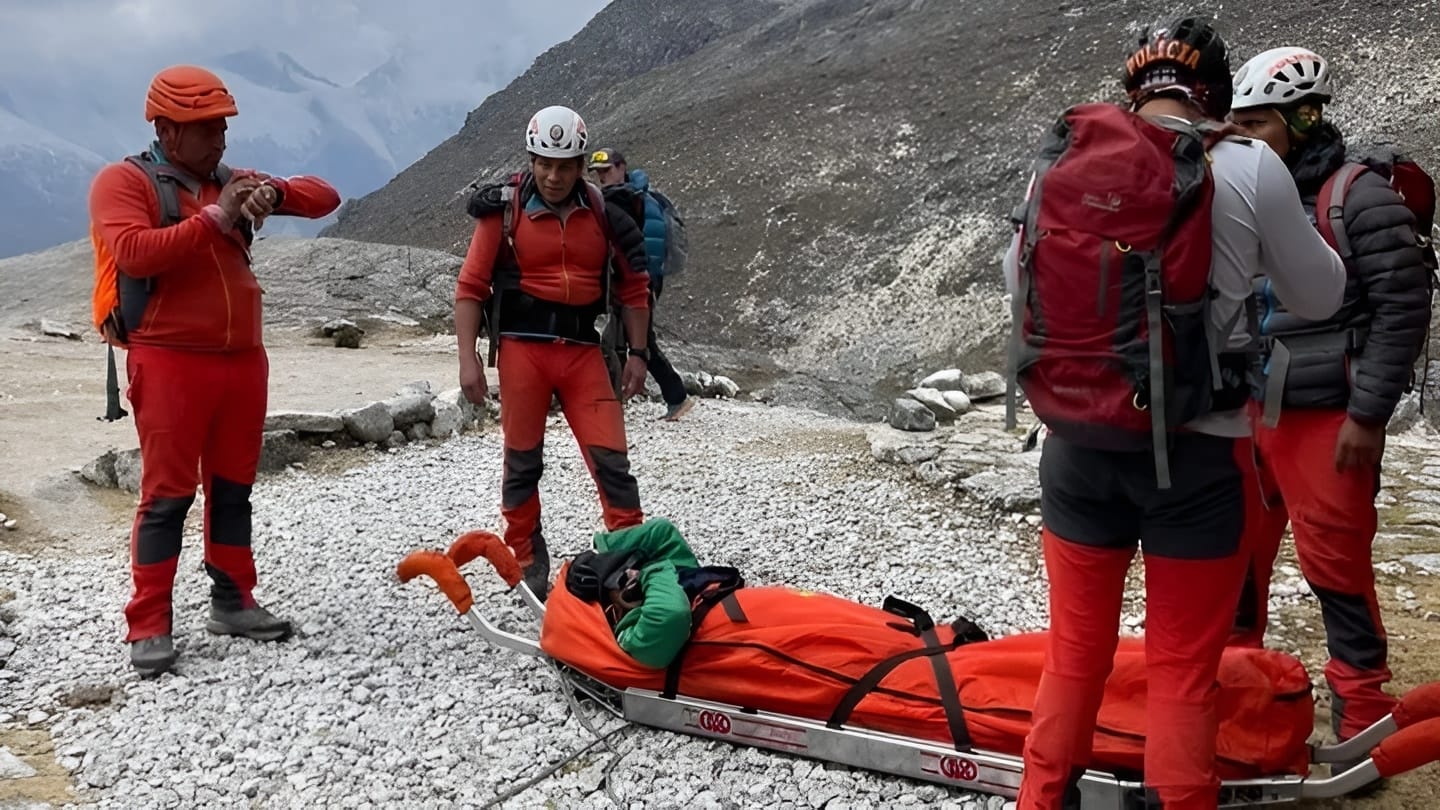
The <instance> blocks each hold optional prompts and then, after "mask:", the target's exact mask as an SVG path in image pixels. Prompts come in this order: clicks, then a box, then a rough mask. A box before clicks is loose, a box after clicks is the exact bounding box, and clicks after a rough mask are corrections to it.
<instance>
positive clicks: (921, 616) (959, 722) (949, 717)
mask: <svg viewBox="0 0 1440 810" xmlns="http://www.w3.org/2000/svg"><path fill="white" fill-rule="evenodd" d="M885 610H886V612H889V613H894V614H895V615H897V616H901V617H903V618H906V619H909V620H910V621H911V623H912V624H914V626H915V630H916V632H917V633H918V634H919V636H920V640H921V641H922V642H924V644H925V646H924V647H920V648H919V649H914V650H906V651H905V652H903V653H897V654H895V655H892V656H890V657H889V658H886V659H885V660H883V661H881V662H879V663H878V664H876V665H875V666H873V667H871V668H870V671H869V672H867V673H865V676H864V677H862V678H861V679H860V680H859V681H858V682H856V684H855V685H854V686H852V687H850V690H849V691H848V692H846V693H845V697H844V698H842V699H841V700H840V703H839V704H838V705H837V706H836V707H835V711H833V712H831V714H830V719H829V720H827V721H826V723H825V725H826V726H828V727H829V728H836V729H838V728H840V727H841V726H843V725H845V722H846V721H848V720H849V719H850V715H851V714H852V713H853V712H854V711H855V708H856V707H857V706H859V705H860V701H862V700H864V699H865V698H866V697H867V696H868V695H869V694H870V693H871V692H874V691H875V688H876V687H878V686H879V685H880V682H881V681H882V680H884V679H885V678H886V676H888V675H889V674H890V673H891V672H893V671H894V670H895V669H896V668H897V667H899V666H900V665H901V664H903V663H905V662H906V661H910V660H912V659H915V658H920V657H922V656H924V657H926V658H929V659H930V667H931V669H932V670H933V671H934V673H935V686H936V688H937V689H938V690H939V693H940V705H941V706H942V707H943V708H944V709H945V721H946V723H947V724H948V725H949V727H950V739H951V740H952V741H953V742H954V743H955V750H956V751H967V750H969V749H970V745H971V740H970V732H969V730H968V729H966V727H965V712H964V709H963V708H962V707H961V706H960V692H959V690H958V689H956V687H955V674H954V673H953V672H951V671H950V661H949V659H947V658H946V657H945V654H946V653H948V652H950V651H951V650H953V649H955V648H956V647H959V646H961V645H962V644H966V643H968V642H970V641H975V640H978V639H977V638H976V636H975V634H977V633H978V635H979V636H980V638H983V637H984V633H983V632H981V631H980V630H979V628H978V627H975V625H974V624H972V623H970V622H969V621H964V624H960V623H957V630H960V631H961V632H957V633H956V636H955V640H954V641H951V642H950V643H948V644H942V643H940V634H939V633H937V632H936V631H935V620H934V619H931V618H930V614H928V613H926V612H925V611H924V610H923V609H921V608H920V607H919V606H917V605H914V604H911V603H909V602H906V601H905V600H903V599H897V598H896V597H893V596H890V597H886V599H885ZM972 631H973V632H972Z"/></svg>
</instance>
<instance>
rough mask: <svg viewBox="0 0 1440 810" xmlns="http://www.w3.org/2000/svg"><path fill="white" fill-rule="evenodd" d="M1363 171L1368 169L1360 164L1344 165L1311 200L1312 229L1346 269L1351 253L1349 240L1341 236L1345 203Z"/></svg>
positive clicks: (1343, 232) (1327, 179) (1352, 251)
mask: <svg viewBox="0 0 1440 810" xmlns="http://www.w3.org/2000/svg"><path fill="white" fill-rule="evenodd" d="M1366 171H1369V169H1367V168H1366V167H1365V164H1363V163H1346V164H1345V165H1343V166H1341V167H1340V168H1339V169H1337V170H1336V171H1335V173H1334V174H1331V175H1330V176H1329V177H1328V178H1326V180H1325V183H1324V184H1323V185H1321V186H1320V195H1319V196H1318V197H1317V198H1316V200H1315V227H1316V228H1318V229H1319V230H1320V236H1322V237H1324V239H1325V241H1326V242H1327V243H1328V244H1329V245H1330V246H1331V247H1333V248H1335V252H1336V253H1338V254H1340V259H1341V260H1342V261H1344V262H1345V266H1346V267H1349V266H1350V261H1351V259H1352V258H1353V257H1354V255H1355V252H1354V250H1353V249H1352V248H1351V247H1350V237H1349V236H1347V235H1346V234H1345V199H1346V198H1347V197H1348V196H1349V195H1350V187H1351V186H1353V185H1354V184H1355V181H1356V179H1358V178H1359V177H1360V175H1361V174H1362V173H1364V172H1366Z"/></svg>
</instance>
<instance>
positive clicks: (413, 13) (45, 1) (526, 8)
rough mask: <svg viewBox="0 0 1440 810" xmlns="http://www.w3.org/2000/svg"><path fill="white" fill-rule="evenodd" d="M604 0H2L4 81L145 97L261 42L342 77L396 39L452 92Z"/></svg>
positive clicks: (570, 26)
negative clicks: (165, 72) (166, 72)
mask: <svg viewBox="0 0 1440 810" xmlns="http://www.w3.org/2000/svg"><path fill="white" fill-rule="evenodd" d="M606 2H607V0H546V2H541V3H537V2H534V1H533V0H243V1H242V2H235V1H234V0H229V1H228V2H227V1H226V0H0V82H3V83H0V92H3V91H4V90H6V89H12V90H13V89H17V88H24V87H26V86H34V85H37V84H39V85H44V86H46V87H57V88H60V89H61V90H62V91H63V88H65V87H67V86H77V87H83V86H85V85H87V84H89V83H91V82H98V83H103V84H105V85H107V86H125V85H130V86H133V88H134V89H133V91H132V92H134V93H135V94H136V97H137V98H143V93H144V86H145V83H146V82H147V81H148V79H149V77H150V76H151V75H152V74H153V73H154V72H155V71H156V70H157V69H159V68H161V67H163V66H165V65H167V64H172V63H175V62H193V63H199V64H204V63H205V62H206V60H207V59H208V58H211V57H214V56H217V55H219V54H224V53H230V52H234V51H241V50H246V49H250V48H254V47H265V48H269V49H272V50H278V51H285V52H287V53H289V54H290V55H291V56H293V57H294V58H295V59H296V60H297V61H299V62H300V63H301V64H302V65H304V66H305V67H307V68H309V69H310V70H311V71H313V72H315V73H317V74H319V75H321V76H324V77H325V78H327V79H330V80H332V81H334V82H336V83H339V84H342V85H346V84H349V83H351V82H353V81H355V80H357V79H359V78H360V77H361V76H363V75H364V74H365V73H366V72H367V71H369V70H370V69H372V68H374V67H376V66H377V65H379V64H381V63H383V62H385V61H386V59H387V58H388V57H389V56H390V55H391V54H393V53H395V52H397V51H399V50H403V51H405V52H406V55H407V60H408V65H407V72H408V71H409V70H416V69H418V70H423V71H424V72H425V75H426V76H427V77H432V78H429V80H428V81H427V82H426V83H425V85H424V86H423V87H422V88H420V92H429V93H435V94H436V96H437V98H441V97H443V98H454V97H455V95H456V94H457V93H464V92H465V91H466V89H467V88H469V87H473V86H474V85H475V83H476V80H477V79H480V80H482V81H488V82H494V81H495V80H497V79H501V78H502V77H501V76H497V75H494V74H495V73H496V72H497V71H498V72H499V73H504V74H508V75H506V76H504V77H503V80H501V81H500V82H499V83H500V85H501V86H503V85H504V83H505V81H506V80H508V79H510V78H513V77H514V76H517V75H519V74H520V73H521V72H523V71H524V69H525V68H526V67H528V66H529V64H530V62H531V61H532V60H533V59H534V58H535V57H536V56H538V55H539V54H540V53H541V52H543V51H544V50H545V49H546V48H548V47H550V46H551V45H553V44H555V43H557V42H562V41H564V40H566V39H568V38H569V37H570V36H572V35H573V34H574V33H575V32H576V31H578V30H580V28H581V27H583V26H584V25H585V23H586V22H588V21H589V19H590V18H591V17H592V16H594V14H595V13H596V12H597V11H599V10H600V9H601V8H603V7H604V6H605V5H606ZM117 89H118V88H117ZM492 89H494V88H492V87H486V88H484V89H483V91H482V92H489V91H490V90H492ZM482 100H483V95H482V97H477V98H475V100H474V106H478V105H479V103H480V102H481V101H482ZM56 101H57V103H60V102H61V100H60V99H57V100H56Z"/></svg>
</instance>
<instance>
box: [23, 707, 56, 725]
mask: <svg viewBox="0 0 1440 810" xmlns="http://www.w3.org/2000/svg"><path fill="white" fill-rule="evenodd" d="M49 719H50V715H49V714H48V713H47V712H45V711H43V710H41V709H31V710H30V711H28V712H26V713H25V722H27V723H29V724H30V725H32V726H38V725H40V724H41V723H43V722H45V721H46V720H49Z"/></svg>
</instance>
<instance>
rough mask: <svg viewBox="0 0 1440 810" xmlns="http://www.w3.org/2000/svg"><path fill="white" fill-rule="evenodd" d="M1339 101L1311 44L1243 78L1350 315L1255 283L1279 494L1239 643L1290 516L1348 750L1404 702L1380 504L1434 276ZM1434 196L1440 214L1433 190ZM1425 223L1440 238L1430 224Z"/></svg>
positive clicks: (1266, 461) (1261, 535)
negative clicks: (1388, 625) (1310, 306)
mask: <svg viewBox="0 0 1440 810" xmlns="http://www.w3.org/2000/svg"><path fill="white" fill-rule="evenodd" d="M1333 94H1334V88H1333V86H1332V83H1331V75H1330V67H1329V65H1328V64H1327V63H1326V61H1325V59H1324V58H1322V57H1321V56H1320V55H1319V54H1316V53H1314V52H1312V51H1308V50H1306V49H1304V48H1293V47H1292V48H1276V49H1274V50H1269V51H1266V52H1264V53H1262V54H1260V55H1259V56H1256V57H1255V58H1254V59H1251V60H1250V61H1249V62H1247V63H1245V65H1244V66H1242V67H1241V68H1240V70H1239V71H1238V72H1237V73H1236V74H1235V102H1234V106H1233V108H1232V112H1231V117H1232V120H1233V121H1234V122H1235V124H1237V125H1238V126H1239V127H1240V128H1241V129H1242V130H1243V131H1245V132H1246V133H1247V134H1249V135H1251V136H1254V137H1256V138H1259V139H1261V140H1263V141H1265V142H1266V143H1267V144H1269V145H1270V148H1271V149H1272V150H1274V152H1275V154H1277V155H1279V156H1280V158H1281V159H1283V160H1284V161H1285V163H1286V165H1288V166H1289V167H1290V173H1291V174H1292V175H1293V177H1294V182H1295V185H1296V186H1297V188H1298V189H1299V193H1300V197H1301V199H1302V200H1303V201H1304V204H1305V208H1306V210H1307V211H1310V212H1312V217H1314V221H1315V222H1316V225H1317V227H1318V228H1319V230H1320V233H1321V234H1322V235H1324V236H1325V237H1326V241H1327V242H1329V243H1330V244H1331V245H1332V246H1333V247H1335V248H1336V250H1337V251H1338V252H1339V253H1340V254H1341V255H1342V256H1343V257H1345V259H1346V268H1347V270H1348V271H1349V274H1348V276H1347V278H1346V283H1345V295H1344V298H1343V300H1342V302H1341V304H1340V308H1339V309H1338V310H1337V311H1336V312H1335V313H1334V314H1333V315H1331V316H1330V317H1328V318H1324V319H1315V318H1313V316H1312V315H1310V314H1308V313H1306V314H1296V313H1292V312H1291V311H1289V310H1287V308H1286V307H1285V305H1284V304H1282V303H1281V302H1280V301H1278V300H1276V297H1275V295H1274V288H1273V285H1272V284H1271V283H1270V281H1269V279H1268V278H1257V279H1256V282H1255V298H1256V301H1257V303H1258V306H1259V313H1260V319H1259V320H1260V326H1261V335H1262V346H1263V356H1262V358H1261V359H1262V360H1263V366H1262V370H1261V374H1260V378H1259V382H1258V384H1257V388H1256V400H1257V401H1256V404H1255V405H1254V406H1253V407H1252V418H1253V420H1254V425H1253V428H1254V435H1255V450H1256V454H1257V467H1258V469H1257V475H1258V477H1259V479H1260V480H1259V482H1257V483H1256V484H1255V486H1258V487H1261V488H1262V489H1263V491H1264V492H1265V493H1266V495H1267V498H1266V500H1267V504H1266V505H1267V511H1266V513H1265V515H1264V519H1263V520H1261V521H1259V522H1258V523H1255V524H1253V525H1255V526H1256V527H1257V530H1256V532H1255V536H1253V537H1251V538H1250V541H1249V546H1250V549H1251V552H1252V554H1253V557H1252V559H1251V570H1250V577H1249V580H1248V583H1247V588H1246V590H1245V592H1244V593H1243V594H1242V601H1241V607H1240V611H1239V615H1237V618H1236V636H1235V638H1234V639H1233V640H1232V641H1233V643H1237V644H1247V645H1253V646H1257V647H1258V646H1261V644H1262V642H1263V640H1264V636H1265V622H1266V607H1267V602H1268V597H1269V592H1270V575H1271V571H1272V569H1273V567H1274V563H1275V556H1276V554H1277V553H1278V552H1279V548H1280V540H1281V536H1282V535H1283V534H1284V532H1285V524H1286V522H1287V520H1288V522H1289V523H1290V525H1291V526H1292V528H1293V529H1294V535H1295V552H1296V556H1297V557H1298V558H1299V561H1300V569H1301V571H1302V572H1303V574H1304V576H1305V579H1306V581H1307V582H1308V583H1309V584H1310V587H1311V590H1312V591H1313V592H1314V593H1315V596H1316V598H1317V599H1318V600H1319V601H1320V611H1321V616H1322V618H1323V619H1324V622H1325V635H1326V639H1327V643H1328V647H1329V652H1330V660H1329V662H1328V663H1327V664H1326V665H1325V680H1326V681H1327V682H1328V683H1329V685H1330V690H1331V692H1332V694H1333V695H1334V703H1333V705H1332V708H1331V719H1332V724H1333V726H1334V729H1335V733H1336V734H1337V735H1338V737H1339V739H1340V740H1342V741H1343V740H1346V739H1349V738H1350V737H1352V736H1354V735H1355V734H1356V733H1358V732H1359V731H1361V730H1363V729H1365V728H1366V727H1368V726H1369V725H1370V724H1372V723H1374V722H1376V721H1378V720H1379V719H1381V718H1382V717H1384V716H1385V715H1386V714H1388V713H1389V712H1390V710H1391V708H1393V707H1394V705H1395V699H1394V698H1392V697H1390V696H1389V695H1387V694H1385V691H1384V689H1383V688H1382V687H1383V686H1384V684H1386V683H1387V682H1389V680H1390V669H1389V667H1388V666H1387V665H1386V641H1385V628H1384V625H1383V623H1382V622H1381V620H1380V610H1379V605H1378V603H1377V602H1376V599H1375V571H1374V568H1373V561H1372V558H1371V547H1372V545H1373V544H1374V542H1375V530H1376V527H1377V515H1376V512H1375V496H1376V494H1377V493H1378V492H1379V488H1380V464H1381V458H1382V456H1383V454H1384V451H1385V426H1386V423H1388V422H1389V421H1390V416H1391V415H1392V414H1393V413H1394V411H1395V406H1396V405H1397V404H1398V403H1399V401H1400V397H1401V396H1402V395H1403V394H1404V392H1405V390H1406V388H1407V386H1408V385H1409V384H1410V382H1411V380H1412V376H1413V369H1414V365H1415V361H1416V359H1417V358H1418V357H1419V355H1420V353H1421V351H1422V350H1423V348H1424V346H1423V344H1424V340H1425V336H1426V331H1427V326H1428V324H1429V321H1430V291H1429V280H1430V279H1429V270H1428V269H1427V267H1426V266H1425V254H1424V252H1423V251H1422V249H1421V247H1420V243H1419V240H1418V239H1417V234H1416V215H1415V214H1414V213H1412V211H1411V210H1410V209H1409V208H1407V207H1406V200H1402V198H1401V196H1400V195H1399V194H1397V193H1396V191H1395V190H1394V189H1393V188H1391V183H1390V180H1389V177H1388V176H1384V175H1382V174H1381V173H1379V172H1378V171H1373V170H1370V169H1367V168H1366V166H1365V164H1363V163H1359V162H1350V161H1347V155H1346V146H1345V140H1344V138H1343V137H1342V136H1341V134H1340V131H1339V129H1337V128H1336V127H1335V125H1334V124H1333V123H1331V122H1330V121H1328V120H1327V119H1326V118H1325V116H1324V108H1325V105H1326V104H1328V103H1329V102H1330V100H1331V98H1332V96H1333ZM1411 166H1413V164H1411ZM1384 170H1385V171H1386V172H1387V174H1388V173H1390V172H1392V171H1393V170H1394V169H1393V167H1385V168H1384ZM1417 170H1418V167H1417ZM1402 171H1403V170H1402ZM1416 196H1417V197H1418V196H1419V195H1418V194H1417V195H1416ZM1429 199H1430V200H1431V205H1432V209H1431V212H1430V214H1429V216H1430V217H1432V218H1433V201H1434V199H1435V198H1434V186H1433V184H1431V185H1430V196H1429ZM1327 212H1328V213H1327ZM1423 227H1424V230H1425V232H1426V235H1428V233H1429V230H1430V221H1429V219H1427V221H1426V222H1425V223H1424V224H1423ZM1297 269H1300V270H1307V271H1308V270H1309V269H1310V268H1308V267H1302V268H1297Z"/></svg>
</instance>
